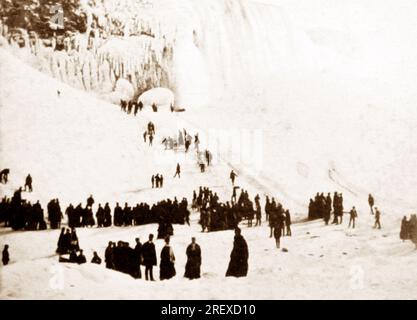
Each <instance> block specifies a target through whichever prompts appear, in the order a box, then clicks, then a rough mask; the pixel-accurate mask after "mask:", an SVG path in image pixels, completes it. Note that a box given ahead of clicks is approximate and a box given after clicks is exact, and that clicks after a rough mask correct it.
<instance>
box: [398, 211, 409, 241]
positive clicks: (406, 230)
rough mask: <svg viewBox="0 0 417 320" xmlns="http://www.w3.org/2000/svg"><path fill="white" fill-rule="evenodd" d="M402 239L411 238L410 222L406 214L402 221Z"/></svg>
mask: <svg viewBox="0 0 417 320" xmlns="http://www.w3.org/2000/svg"><path fill="white" fill-rule="evenodd" d="M400 239H401V240H402V241H403V242H404V241H405V240H408V239H410V222H409V221H408V220H407V217H406V216H404V218H403V220H402V221H401V231H400Z"/></svg>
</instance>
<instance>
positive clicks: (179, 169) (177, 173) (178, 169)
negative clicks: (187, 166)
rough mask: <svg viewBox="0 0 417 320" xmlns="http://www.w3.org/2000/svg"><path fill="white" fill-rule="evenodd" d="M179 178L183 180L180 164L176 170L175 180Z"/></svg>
mask: <svg viewBox="0 0 417 320" xmlns="http://www.w3.org/2000/svg"><path fill="white" fill-rule="evenodd" d="M176 176H178V178H181V166H180V164H179V163H177V168H176V169H175V175H174V178H175V177H176Z"/></svg>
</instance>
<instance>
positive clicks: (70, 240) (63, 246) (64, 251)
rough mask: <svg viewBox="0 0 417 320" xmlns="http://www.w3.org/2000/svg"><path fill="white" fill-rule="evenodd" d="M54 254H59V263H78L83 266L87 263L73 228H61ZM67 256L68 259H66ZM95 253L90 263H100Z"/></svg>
mask: <svg viewBox="0 0 417 320" xmlns="http://www.w3.org/2000/svg"><path fill="white" fill-rule="evenodd" d="M56 253H58V254H59V262H63V263H64V262H65V263H78V264H83V263H86V262H87V258H86V257H85V255H84V252H83V250H82V249H80V244H79V242H78V236H77V233H76V231H75V228H72V229H69V228H62V229H61V233H60V235H59V238H58V245H57V249H56ZM67 255H68V257H66V256H67ZM97 258H98V259H100V258H99V257H98V255H97V253H96V252H94V257H93V260H92V261H91V262H92V263H101V261H98V260H97Z"/></svg>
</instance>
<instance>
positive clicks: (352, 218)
mask: <svg viewBox="0 0 417 320" xmlns="http://www.w3.org/2000/svg"><path fill="white" fill-rule="evenodd" d="M357 217H358V213H357V212H356V209H355V206H353V208H352V210H350V219H349V226H348V228H350V226H351V225H352V228H353V229H355V220H356V218H357Z"/></svg>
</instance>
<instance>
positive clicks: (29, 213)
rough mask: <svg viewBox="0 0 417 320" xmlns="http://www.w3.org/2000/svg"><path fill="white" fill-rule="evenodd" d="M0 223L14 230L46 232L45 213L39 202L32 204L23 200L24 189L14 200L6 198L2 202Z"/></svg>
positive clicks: (18, 192) (18, 191)
mask: <svg viewBox="0 0 417 320" xmlns="http://www.w3.org/2000/svg"><path fill="white" fill-rule="evenodd" d="M0 222H2V223H4V224H5V226H6V227H11V228H12V229H13V230H20V229H25V230H45V229H46V228H47V226H46V222H45V219H44V212H43V209H42V206H41V204H40V203H39V201H37V202H36V203H34V204H32V203H31V202H30V201H27V200H24V199H22V188H19V189H17V190H16V191H15V192H14V194H13V196H12V198H11V199H10V198H8V197H7V196H4V197H3V198H2V200H1V202H0Z"/></svg>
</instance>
